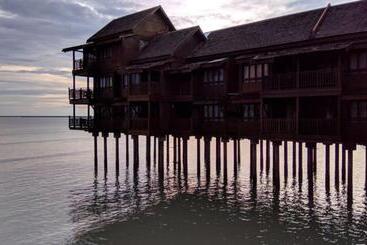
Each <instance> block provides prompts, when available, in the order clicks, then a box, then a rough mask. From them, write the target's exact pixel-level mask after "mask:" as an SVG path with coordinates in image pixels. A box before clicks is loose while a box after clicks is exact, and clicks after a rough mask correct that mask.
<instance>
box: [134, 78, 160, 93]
mask: <svg viewBox="0 0 367 245" xmlns="http://www.w3.org/2000/svg"><path fill="white" fill-rule="evenodd" d="M159 93H160V83H159V82H153V81H152V82H150V84H149V82H142V83H140V84H130V86H129V95H130V96H149V95H159Z"/></svg>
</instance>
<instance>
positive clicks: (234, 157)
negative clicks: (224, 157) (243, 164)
mask: <svg viewBox="0 0 367 245" xmlns="http://www.w3.org/2000/svg"><path fill="white" fill-rule="evenodd" d="M237 150H238V147H237V140H236V139H234V140H233V171H234V176H237V165H238V162H237V157H238V154H237Z"/></svg>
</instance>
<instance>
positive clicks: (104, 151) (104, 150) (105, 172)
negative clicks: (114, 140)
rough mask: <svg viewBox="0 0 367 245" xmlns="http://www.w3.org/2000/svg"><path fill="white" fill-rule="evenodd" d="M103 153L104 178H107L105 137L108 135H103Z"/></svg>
mask: <svg viewBox="0 0 367 245" xmlns="http://www.w3.org/2000/svg"><path fill="white" fill-rule="evenodd" d="M102 136H103V153H104V158H103V159H104V176H105V178H107V162H108V160H107V137H108V133H103V135H102Z"/></svg>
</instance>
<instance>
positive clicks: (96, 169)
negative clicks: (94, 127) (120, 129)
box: [93, 132, 98, 177]
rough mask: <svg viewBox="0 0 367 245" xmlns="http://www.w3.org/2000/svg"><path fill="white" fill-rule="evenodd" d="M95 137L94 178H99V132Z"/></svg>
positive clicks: (94, 134)
mask: <svg viewBox="0 0 367 245" xmlns="http://www.w3.org/2000/svg"><path fill="white" fill-rule="evenodd" d="M93 136H94V176H95V177H97V176H98V132H95V133H93Z"/></svg>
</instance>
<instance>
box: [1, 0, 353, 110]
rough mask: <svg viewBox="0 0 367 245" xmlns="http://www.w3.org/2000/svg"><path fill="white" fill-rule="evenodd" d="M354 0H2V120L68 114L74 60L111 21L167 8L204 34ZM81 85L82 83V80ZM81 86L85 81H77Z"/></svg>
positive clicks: (178, 24)
mask: <svg viewBox="0 0 367 245" xmlns="http://www.w3.org/2000/svg"><path fill="white" fill-rule="evenodd" d="M329 1H330V2H331V3H332V4H338V3H343V2H349V0H166V1H161V0H140V1H134V0H104V1H100V0H26V1H25V0H0V37H1V38H0V47H1V48H0V115H47V114H52V115H67V114H69V113H70V106H69V104H68V101H67V88H68V87H69V86H71V56H70V54H63V53H61V49H62V48H65V47H68V46H72V45H76V44H81V43H83V42H85V40H86V39H87V38H88V37H89V36H91V35H92V34H94V33H95V32H96V31H98V29H99V28H101V27H102V26H103V25H105V24H106V23H107V22H108V21H110V19H112V18H116V17H120V16H123V15H126V14H129V13H132V12H134V11H139V10H142V9H145V8H150V7H153V6H156V5H162V6H163V8H164V9H165V11H166V13H167V15H168V16H169V17H170V18H171V19H172V21H173V23H174V24H175V26H176V27H177V28H178V29H179V28H184V27H188V26H193V25H200V26H201V28H202V29H203V31H204V32H207V31H212V30H216V29H220V28H225V27H229V26H233V25H238V24H244V23H248V22H253V21H257V20H262V19H266V18H270V17H275V16H280V15H284V14H289V13H294V12H300V11H304V10H308V9H313V8H319V7H325V6H326V4H327V3H328V2H329ZM79 80H80V81H79ZM78 85H80V86H85V81H83V80H82V79H78Z"/></svg>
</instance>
